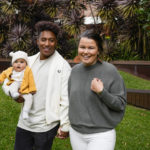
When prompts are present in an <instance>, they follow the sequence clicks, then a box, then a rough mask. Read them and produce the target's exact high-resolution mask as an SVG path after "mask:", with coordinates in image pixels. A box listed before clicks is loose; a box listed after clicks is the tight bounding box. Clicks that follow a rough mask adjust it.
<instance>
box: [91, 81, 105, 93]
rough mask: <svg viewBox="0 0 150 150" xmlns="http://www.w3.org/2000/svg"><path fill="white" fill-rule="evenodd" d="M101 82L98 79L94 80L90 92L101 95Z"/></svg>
mask: <svg viewBox="0 0 150 150" xmlns="http://www.w3.org/2000/svg"><path fill="white" fill-rule="evenodd" d="M103 88H104V86H103V82H102V81H101V80H100V79H98V78H94V79H93V80H92V82H91V90H92V91H94V92H96V93H101V92H102V91H103Z"/></svg>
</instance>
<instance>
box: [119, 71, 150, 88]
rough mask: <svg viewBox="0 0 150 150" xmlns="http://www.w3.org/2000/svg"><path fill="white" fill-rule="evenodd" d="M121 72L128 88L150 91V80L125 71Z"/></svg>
mask: <svg viewBox="0 0 150 150" xmlns="http://www.w3.org/2000/svg"><path fill="white" fill-rule="evenodd" d="M119 72H120V74H121V76H122V77H123V79H124V81H125V85H126V88H129V89H140V90H150V80H145V79H142V78H139V77H136V76H134V75H132V74H129V73H126V72H123V71H119Z"/></svg>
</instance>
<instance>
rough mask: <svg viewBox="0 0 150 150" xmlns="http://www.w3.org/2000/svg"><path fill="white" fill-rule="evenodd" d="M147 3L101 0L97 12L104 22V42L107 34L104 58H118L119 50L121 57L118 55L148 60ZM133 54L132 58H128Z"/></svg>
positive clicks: (149, 13)
mask: <svg viewBox="0 0 150 150" xmlns="http://www.w3.org/2000/svg"><path fill="white" fill-rule="evenodd" d="M149 6H150V1H148V0H121V1H120V0H107V1H105V0H102V3H100V4H99V5H98V7H97V8H98V13H97V15H98V16H100V18H101V19H102V21H103V24H104V25H103V28H104V30H105V32H104V35H105V38H104V40H105V42H106V41H107V38H106V37H107V36H108V35H109V36H110V40H109V43H108V44H107V48H106V49H105V51H104V55H105V56H106V59H107V60H111V59H112V60H113V59H116V57H115V56H117V58H118V56H120V55H122V54H123V53H124V54H125V57H122V56H120V59H127V60H129V59H145V60H149V59H150V49H149V47H150V45H149V43H150V42H149V41H150V35H149V31H147V30H150V28H149V27H150V26H149V25H150V17H149V16H150V9H149V8H150V7H149ZM146 29H147V30H146ZM118 43H119V45H118ZM118 46H119V47H120V49H119V47H118ZM127 48H129V49H127ZM120 52H121V54H120ZM122 52H123V53H122ZM128 52H129V53H128ZM134 53H135V54H136V58H135V57H133V58H132V57H131V55H132V56H133V55H134ZM126 54H129V56H127V55H126Z"/></svg>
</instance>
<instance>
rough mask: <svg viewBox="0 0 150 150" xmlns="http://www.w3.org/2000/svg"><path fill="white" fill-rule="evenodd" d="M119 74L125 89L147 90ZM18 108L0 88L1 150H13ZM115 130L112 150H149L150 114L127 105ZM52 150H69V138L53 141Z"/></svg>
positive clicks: (139, 82)
mask: <svg viewBox="0 0 150 150" xmlns="http://www.w3.org/2000/svg"><path fill="white" fill-rule="evenodd" d="M120 73H121V75H122V76H123V78H124V80H125V84H126V87H127V88H134V89H150V81H146V80H143V79H140V78H137V77H134V76H132V75H130V74H126V73H123V72H120ZM132 81H134V82H132ZM148 84H149V85H148ZM145 87H146V88H145ZM20 109H21V104H18V103H16V102H14V101H13V100H12V99H11V98H10V97H8V96H6V95H5V94H4V93H3V92H2V90H1V87H0V150H13V145H14V140H15V129H16V126H17V121H18V117H19V113H20ZM116 131H117V141H116V148H115V150H149V149H150V140H149V138H150V111H149V110H144V109H140V108H136V107H133V106H127V108H126V113H125V117H124V119H123V120H122V122H121V123H120V124H119V125H118V126H117V128H116ZM53 150H71V146H70V142H69V138H68V139H66V140H60V139H55V141H54V145H53Z"/></svg>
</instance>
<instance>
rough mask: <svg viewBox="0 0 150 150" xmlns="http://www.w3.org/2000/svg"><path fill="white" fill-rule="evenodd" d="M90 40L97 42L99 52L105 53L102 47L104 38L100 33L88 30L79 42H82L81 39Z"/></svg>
mask: <svg viewBox="0 0 150 150" xmlns="http://www.w3.org/2000/svg"><path fill="white" fill-rule="evenodd" d="M83 37H85V38H88V39H92V40H94V41H95V42H96V44H97V46H98V50H99V51H100V52H102V51H103V47H102V38H101V36H100V33H99V32H97V31H96V30H94V29H88V30H85V31H84V32H83V33H82V34H81V35H80V37H79V42H80V39H81V38H83Z"/></svg>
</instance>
